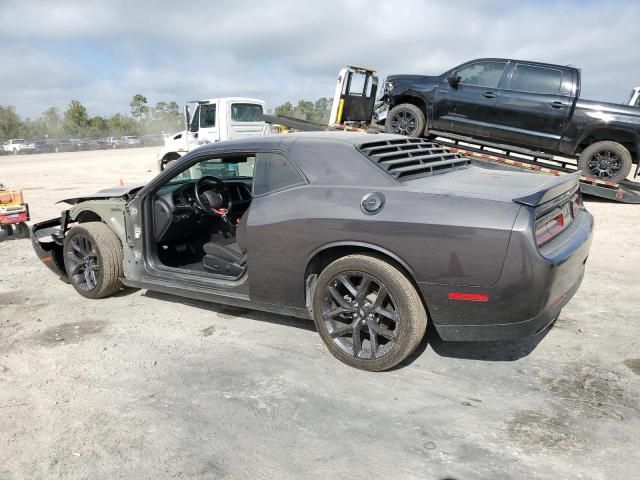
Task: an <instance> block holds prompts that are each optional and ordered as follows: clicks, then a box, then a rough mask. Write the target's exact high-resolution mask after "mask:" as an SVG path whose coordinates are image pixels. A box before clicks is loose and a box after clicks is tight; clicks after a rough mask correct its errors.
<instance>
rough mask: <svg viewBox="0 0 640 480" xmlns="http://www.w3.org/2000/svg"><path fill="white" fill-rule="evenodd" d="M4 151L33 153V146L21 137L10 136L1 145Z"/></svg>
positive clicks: (15, 153)
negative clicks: (10, 137)
mask: <svg viewBox="0 0 640 480" xmlns="http://www.w3.org/2000/svg"><path fill="white" fill-rule="evenodd" d="M2 146H3V148H4V150H5V152H9V153H13V154H14V155H17V154H18V153H34V152H35V150H36V149H35V147H34V145H33V143H32V142H27V141H26V140H24V139H22V138H12V139H10V140H7V141H6V142H5V143H4V144H3V145H2Z"/></svg>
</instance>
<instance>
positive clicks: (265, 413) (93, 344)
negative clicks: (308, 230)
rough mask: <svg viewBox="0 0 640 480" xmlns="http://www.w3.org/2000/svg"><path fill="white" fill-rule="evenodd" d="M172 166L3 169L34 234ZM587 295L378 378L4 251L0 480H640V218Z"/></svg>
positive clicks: (614, 210) (258, 321)
mask: <svg viewBox="0 0 640 480" xmlns="http://www.w3.org/2000/svg"><path fill="white" fill-rule="evenodd" d="M155 151H156V150H155V149H153V148H145V149H140V150H116V151H101V152H87V153H59V154H44V155H38V156H18V157H7V156H4V157H0V182H2V183H4V184H5V185H7V186H11V187H22V188H24V193H25V197H26V199H27V201H28V202H29V204H30V206H31V212H32V217H33V220H34V221H39V220H44V219H47V218H50V217H53V216H56V215H58V214H59V212H60V210H61V209H62V208H64V207H63V206H62V205H55V204H54V202H55V201H57V200H59V199H60V198H65V197H70V196H73V195H75V194H81V193H90V192H92V191H95V190H97V189H99V188H105V187H109V186H113V185H115V184H117V183H118V182H119V181H120V179H122V180H123V181H124V182H125V183H136V182H144V181H146V180H148V179H149V178H151V177H152V176H153V175H154V172H155V166H154V157H155ZM587 206H588V208H589V209H590V210H591V212H592V213H593V214H594V215H595V217H596V232H595V238H594V243H593V247H592V253H591V256H590V259H589V262H588V263H587V274H586V277H585V281H584V283H583V286H582V288H581V289H580V291H579V292H578V293H577V295H576V297H575V298H574V299H573V301H572V302H571V303H570V304H569V305H568V306H567V307H566V308H565V309H564V311H563V312H562V315H561V316H560V319H559V320H558V322H557V323H556V325H555V326H554V327H553V328H552V329H551V330H550V331H548V332H545V334H544V335H542V336H541V337H540V338H535V339H528V340H525V341H521V342H517V343H444V342H442V341H441V340H440V339H439V338H438V337H437V334H435V332H433V331H430V332H429V333H428V335H427V340H426V341H425V342H423V345H422V346H421V348H420V349H419V352H418V354H417V355H414V358H412V361H411V362H409V363H408V364H406V365H403V366H402V367H401V368H398V369H396V370H394V371H391V372H387V373H378V374H373V373H366V372H362V371H358V370H355V369H352V368H349V367H347V366H345V365H342V364H341V363H339V362H338V361H337V360H335V359H334V358H333V357H332V356H331V355H330V354H329V353H328V352H327V351H326V350H325V348H324V347H323V345H322V344H321V341H320V338H319V336H318V335H317V333H316V332H315V329H314V327H313V324H311V323H310V322H306V321H302V320H296V319H291V318H287V317H282V316H277V315H273V314H267V313H261V312H255V311H250V310H244V309H237V308H229V307H224V306H220V305H215V304H207V303H201V302H195V301H190V300H183V299H180V298H176V297H172V296H169V295H163V294H156V293H152V292H147V291H136V290H128V291H125V292H122V293H121V294H119V295H117V296H116V297H114V298H109V299H106V300H97V301H95V300H94V301H92V300H87V299H84V298H82V297H80V296H79V295H77V294H76V293H75V292H74V290H73V289H72V288H71V287H70V286H68V285H66V284H64V283H63V282H61V281H59V280H57V279H56V278H55V277H54V276H53V275H52V274H51V273H50V272H49V271H48V270H47V269H46V268H45V267H44V265H42V264H41V263H40V262H39V261H38V260H37V259H36V257H35V255H34V254H33V252H32V250H31V245H30V242H29V240H9V241H6V242H3V243H1V244H0V479H14V478H15V479H22V478H26V479H37V478H47V479H48V478H65V479H69V478H91V479H103V478H104V479H114V478H135V479H139V478H140V479H142V478H216V479H220V478H278V479H284V478H303V477H304V478H345V479H346V478H349V479H352V478H354V479H355V478H391V477H393V478H403V479H404V478H420V479H460V480H462V479H494V480H495V479H507V478H514V479H522V478H554V479H558V478H562V479H570V478H585V479H587V478H588V479H612V478H630V475H631V476H632V475H633V474H632V473H630V472H633V471H636V472H637V471H638V470H640V456H639V455H638V451H640V434H639V432H640V411H639V409H640V400H639V399H640V376H639V375H640V351H639V347H640V345H639V339H640V315H639V314H638V312H639V311H640V295H639V292H640V288H639V287H640V274H639V272H640V248H639V247H640V240H639V232H640V230H639V225H640V205H635V206H634V205H619V204H615V203H608V202H601V201H595V200H590V201H587Z"/></svg>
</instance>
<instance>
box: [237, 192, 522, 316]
mask: <svg viewBox="0 0 640 480" xmlns="http://www.w3.org/2000/svg"><path fill="white" fill-rule="evenodd" d="M396 185H399V186H397V187H394V188H389V187H385V188H380V187H379V186H378V187H334V186H328V185H313V183H312V184H311V185H306V186H301V187H296V188H293V189H290V190H286V191H282V192H278V193H274V194H271V195H267V196H265V197H260V198H255V199H254V200H253V203H252V207H251V212H250V215H249V218H248V223H247V229H248V252H249V253H248V255H249V257H248V265H249V272H250V274H249V278H250V295H251V298H252V299H253V300H260V301H265V302H267V303H283V304H286V305H291V306H296V307H304V305H305V293H304V290H305V278H304V275H305V270H306V267H307V265H308V263H309V261H310V260H311V258H312V257H313V255H314V254H316V253H317V252H319V251H322V250H323V249H324V248H327V247H330V246H332V245H336V244H343V245H358V246H363V245H364V246H368V247H369V248H373V249H376V250H379V251H382V252H386V253H387V254H389V255H391V256H393V257H395V258H397V259H398V260H399V261H400V262H401V263H403V264H404V265H405V266H406V268H407V269H408V270H409V273H410V274H411V275H412V276H413V279H414V280H415V281H416V282H427V283H434V284H450V285H474V286H489V285H492V284H494V283H495V282H497V281H498V279H499V278H500V273H501V270H502V265H503V262H504V257H505V253H506V250H507V246H508V243H509V238H510V234H511V228H512V226H513V223H514V221H515V218H516V215H517V212H518V210H519V208H520V207H519V206H517V205H515V204H511V203H507V202H495V201H491V200H481V199H467V198H461V197H455V196H451V195H436V194H428V193H424V192H412V191H408V190H406V189H403V187H402V184H396ZM373 191H379V192H382V193H383V194H384V195H385V197H386V204H385V207H384V208H383V210H382V211H381V212H379V213H378V214H376V215H365V214H364V213H363V212H362V211H361V210H360V201H361V199H362V197H363V196H364V195H365V194H367V193H370V192H373Z"/></svg>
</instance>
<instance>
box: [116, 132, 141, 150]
mask: <svg viewBox="0 0 640 480" xmlns="http://www.w3.org/2000/svg"><path fill="white" fill-rule="evenodd" d="M138 147H144V143H143V142H142V140H140V138H138V137H136V136H135V135H126V136H124V137H121V138H120V140H119V141H118V148H138Z"/></svg>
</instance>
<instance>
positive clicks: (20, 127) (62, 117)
mask: <svg viewBox="0 0 640 480" xmlns="http://www.w3.org/2000/svg"><path fill="white" fill-rule="evenodd" d="M129 107H130V108H131V116H129V115H123V114H121V113H116V114H115V115H112V116H110V117H103V116H95V117H91V116H89V114H88V113H87V109H86V107H85V106H84V105H82V103H80V102H79V101H78V100H71V102H69V105H68V107H67V109H66V110H65V111H64V112H62V113H61V112H60V110H59V109H58V108H56V107H50V108H48V109H47V110H45V111H44V112H42V114H41V115H40V116H39V117H38V118H36V119H31V118H28V117H27V118H24V119H23V118H22V117H20V115H19V114H18V113H17V112H16V109H15V107H13V106H10V105H0V141H5V140H7V139H10V138H27V139H30V140H39V139H44V138H50V139H61V138H100V137H112V136H113V137H119V136H123V135H143V134H158V133H163V132H164V133H173V132H176V131H179V130H182V129H183V126H184V120H183V117H182V114H181V113H180V107H179V106H178V104H177V103H176V102H158V103H156V104H155V106H153V107H150V106H148V105H147V99H146V97H145V96H144V95H141V94H137V95H134V96H133V98H132V99H131V102H130V103H129Z"/></svg>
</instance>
